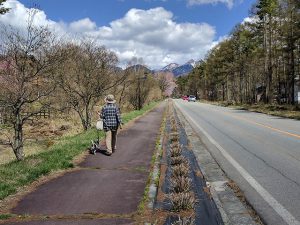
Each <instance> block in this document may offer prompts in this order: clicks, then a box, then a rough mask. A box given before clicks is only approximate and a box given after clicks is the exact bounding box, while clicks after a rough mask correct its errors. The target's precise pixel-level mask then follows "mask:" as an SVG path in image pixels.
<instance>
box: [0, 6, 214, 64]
mask: <svg viewBox="0 0 300 225" xmlns="http://www.w3.org/2000/svg"><path fill="white" fill-rule="evenodd" d="M5 4H7V6H8V7H10V8H11V11H10V12H9V13H7V14H5V15H2V16H1V17H0V18H1V20H0V21H1V22H0V23H3V24H10V25H12V26H15V27H19V28H25V27H26V20H25V19H24V18H26V15H27V11H28V9H26V8H25V6H24V5H23V4H21V3H20V2H18V1H17V0H8V1H7V2H6V3H5ZM35 23H36V24H38V25H47V26H49V27H50V28H51V29H52V30H54V31H55V32H56V33H58V34H59V35H63V34H68V36H72V35H77V36H78V35H80V36H83V37H92V38H94V39H95V40H97V41H99V43H100V44H102V45H105V46H106V47H107V48H109V49H111V50H113V51H115V52H116V54H117V55H118V57H119V59H120V61H121V63H122V64H123V65H125V64H126V61H128V60H130V59H131V58H132V57H137V58H141V57H142V58H143V60H144V62H145V64H146V65H148V66H149V67H151V68H160V67H163V66H165V65H166V64H168V63H172V62H177V63H185V62H186V61H188V60H190V59H200V58H203V57H204V56H205V54H206V52H207V51H208V50H209V49H210V48H211V47H212V45H213V43H214V39H215V34H216V31H215V28H214V27H212V26H211V25H209V24H207V23H177V22H176V21H175V20H174V16H173V14H172V12H170V11H167V10H165V9H164V8H161V7H159V8H153V9H149V10H141V9H131V10H129V11H128V12H127V13H126V14H125V15H124V17H122V18H120V19H118V20H114V21H112V22H111V23H110V24H109V26H102V27H97V25H96V23H95V22H93V21H91V20H90V19H89V18H84V19H81V20H78V21H73V22H71V23H69V24H68V23H64V22H55V21H52V20H50V19H48V18H47V16H46V14H45V12H43V11H41V10H39V11H38V12H37V15H36V22H35Z"/></svg>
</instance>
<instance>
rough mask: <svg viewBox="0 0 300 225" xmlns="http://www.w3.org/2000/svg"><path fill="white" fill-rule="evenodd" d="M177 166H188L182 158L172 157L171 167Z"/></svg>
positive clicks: (186, 161)
mask: <svg viewBox="0 0 300 225" xmlns="http://www.w3.org/2000/svg"><path fill="white" fill-rule="evenodd" d="M179 164H185V165H186V164H188V160H187V159H186V158H184V157H183V156H178V157H172V158H171V165H172V166H175V165H179Z"/></svg>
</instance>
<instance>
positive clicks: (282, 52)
mask: <svg viewBox="0 0 300 225" xmlns="http://www.w3.org/2000/svg"><path fill="white" fill-rule="evenodd" d="M299 59H300V2H299V1H298V0H289V1H287V0H286V1H279V0H258V1H257V2H256V4H255V5H253V7H252V9H251V14H250V16H249V18H247V20H245V21H243V22H242V23H240V24H237V25H236V26H235V27H234V28H233V30H232V32H231V34H230V35H229V36H228V37H227V38H226V39H224V40H223V41H221V42H220V43H218V45H216V46H215V47H214V48H212V49H211V50H210V52H209V53H208V54H207V56H206V58H205V59H204V60H203V61H201V62H200V63H199V64H198V66H197V67H196V68H195V69H194V70H193V71H192V72H191V73H190V74H189V75H188V76H183V77H179V78H178V79H177V88H176V91H175V92H174V95H175V96H182V95H195V96H196V97H197V99H199V98H200V99H201V100H207V101H222V102H226V104H228V105H241V107H243V108H245V109H250V110H255V111H260V112H267V113H271V114H273V115H280V116H282V115H286V116H287V117H291V118H299V107H293V105H296V104H297V101H298V103H299V100H298V99H299V96H300V60H299ZM255 104H258V105H255ZM264 104H266V105H264ZM252 105H253V106H252ZM287 111H289V112H288V113H286V112H287Z"/></svg>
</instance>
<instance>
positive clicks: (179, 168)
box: [172, 163, 190, 177]
mask: <svg viewBox="0 0 300 225" xmlns="http://www.w3.org/2000/svg"><path fill="white" fill-rule="evenodd" d="M189 170H190V168H189V164H185V163H182V164H179V165H175V166H172V176H173V177H180V176H185V177H187V176H188V174H189Z"/></svg>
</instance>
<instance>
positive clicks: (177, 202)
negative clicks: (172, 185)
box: [168, 192, 196, 212]
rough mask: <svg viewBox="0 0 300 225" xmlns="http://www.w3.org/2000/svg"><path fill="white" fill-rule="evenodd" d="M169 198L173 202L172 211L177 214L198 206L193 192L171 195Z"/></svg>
mask: <svg viewBox="0 0 300 225" xmlns="http://www.w3.org/2000/svg"><path fill="white" fill-rule="evenodd" d="M168 198H169V200H170V201H171V204H172V210H173V211H175V212H179V211H182V210H189V209H194V207H195V204H196V199H195V197H194V195H193V194H192V193H191V192H187V193H171V194H169V196H168Z"/></svg>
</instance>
